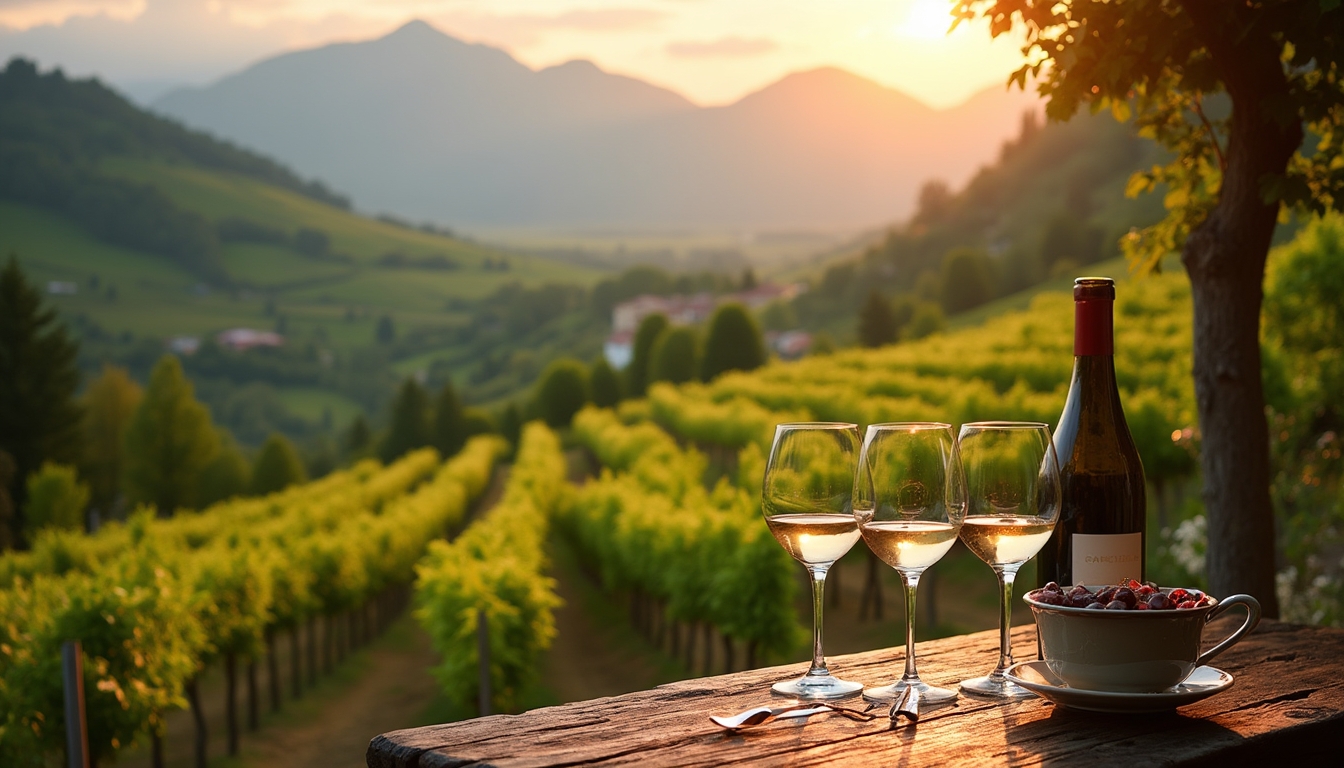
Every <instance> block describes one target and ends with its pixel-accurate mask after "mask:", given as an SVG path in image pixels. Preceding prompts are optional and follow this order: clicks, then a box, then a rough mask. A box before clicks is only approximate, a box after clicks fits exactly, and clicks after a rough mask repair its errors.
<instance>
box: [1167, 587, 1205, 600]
mask: <svg viewBox="0 0 1344 768" xmlns="http://www.w3.org/2000/svg"><path fill="white" fill-rule="evenodd" d="M1171 599H1172V601H1173V602H1177V603H1183V602H1185V601H1186V600H1190V599H1192V596H1191V594H1190V593H1189V592H1187V591H1186V590H1184V589H1181V588H1180V587H1177V588H1176V589H1173V590H1171ZM1193 599H1196V600H1197V599H1199V598H1198V597H1193Z"/></svg>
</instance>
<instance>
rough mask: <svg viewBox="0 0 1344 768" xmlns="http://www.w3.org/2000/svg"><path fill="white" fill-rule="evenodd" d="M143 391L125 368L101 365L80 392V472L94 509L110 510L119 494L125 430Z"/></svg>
mask: <svg viewBox="0 0 1344 768" xmlns="http://www.w3.org/2000/svg"><path fill="white" fill-rule="evenodd" d="M144 396H145V393H144V390H142V389H141V388H140V385H139V384H136V383H135V381H133V380H132V379H131V377H130V376H129V375H128V374H127V373H126V369H125V368H120V367H117V366H114V365H104V366H103V371H102V373H100V374H98V378H96V379H94V380H93V381H92V382H91V383H90V384H89V388H88V389H87V390H85V392H84V398H83V406H84V456H83V460H82V461H81V462H80V465H79V467H80V474H81V475H83V476H84V478H85V479H86V480H87V481H88V483H89V492H90V493H91V494H92V504H93V506H94V507H95V508H97V509H100V510H103V511H104V512H107V511H110V510H111V509H112V508H114V507H115V506H116V504H117V499H118V497H119V496H120V495H121V477H122V475H123V474H124V473H125V462H126V430H127V429H128V428H130V425H131V417H133V416H134V415H135V409H136V408H139V407H140V401H141V400H142V399H143V398H144Z"/></svg>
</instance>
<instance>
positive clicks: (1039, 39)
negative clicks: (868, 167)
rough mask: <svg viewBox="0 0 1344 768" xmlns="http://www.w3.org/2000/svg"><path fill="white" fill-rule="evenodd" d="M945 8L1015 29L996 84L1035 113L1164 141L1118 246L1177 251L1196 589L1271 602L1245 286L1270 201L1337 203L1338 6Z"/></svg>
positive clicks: (1138, 178)
mask: <svg viewBox="0 0 1344 768" xmlns="http://www.w3.org/2000/svg"><path fill="white" fill-rule="evenodd" d="M954 13H955V14H956V15H957V16H958V20H961V19H970V18H974V17H975V16H976V15H977V14H983V15H984V16H985V17H986V18H988V19H989V20H990V29H991V34H993V35H1000V34H1004V33H1008V32H1012V31H1014V30H1020V32H1019V33H1020V34H1025V40H1026V42H1025V45H1024V49H1023V52H1024V54H1025V57H1026V59H1027V62H1028V63H1026V64H1024V65H1023V66H1022V67H1021V69H1019V70H1018V71H1017V72H1016V73H1015V74H1014V75H1012V77H1011V78H1010V82H1016V83H1018V84H1019V85H1022V86H1024V87H1025V84H1026V80H1027V78H1028V77H1032V78H1035V79H1038V80H1039V81H1040V91H1041V93H1042V95H1044V96H1046V97H1047V98H1048V99H1049V101H1048V103H1047V107H1046V112H1047V114H1048V115H1049V116H1050V117H1051V118H1053V119H1057V120H1061V119H1065V118H1067V117H1069V116H1071V115H1072V114H1074V113H1075V112H1076V111H1077V110H1078V108H1079V107H1080V106H1081V105H1083V104H1087V105H1089V106H1090V107H1092V108H1094V109H1101V108H1110V109H1111V111H1112V113H1113V114H1114V115H1115V116H1116V117H1117V118H1118V119H1120V120H1127V119H1129V118H1131V117H1133V118H1134V119H1135V122H1136V123H1137V125H1138V127H1139V132H1140V133H1141V134H1142V135H1144V136H1147V137H1149V138H1153V139H1156V140H1157V141H1158V142H1160V143H1161V144H1162V145H1163V146H1164V147H1166V148H1167V149H1168V150H1170V151H1171V155H1172V160H1171V162H1170V163H1168V164H1167V165H1166V166H1161V167H1157V168H1155V169H1153V170H1152V171H1148V172H1142V173H1139V174H1136V175H1135V176H1134V178H1133V179H1131V181H1130V189H1129V191H1130V192H1131V193H1132V194H1138V193H1139V192H1142V191H1147V190H1151V189H1153V188H1155V187H1157V186H1158V185H1162V186H1164V187H1165V188H1166V198H1165V203H1166V206H1167V209H1168V212H1167V216H1166V218H1165V219H1163V220H1162V221H1161V222H1159V223H1157V224H1156V225H1154V226H1152V227H1149V228H1148V229H1146V230H1144V231H1142V232H1139V233H1135V234H1133V235H1131V236H1129V237H1127V238H1126V239H1125V240H1124V241H1123V242H1122V245H1123V247H1124V249H1125V251H1126V254H1127V255H1128V256H1129V258H1130V261H1131V263H1132V264H1133V265H1135V266H1137V267H1139V268H1141V269H1149V270H1151V269H1157V268H1158V267H1159V265H1160V263H1161V259H1162V257H1163V256H1165V255H1167V254H1169V253H1173V252H1180V254H1181V260H1182V263H1183V264H1184V265H1185V270H1186V272H1187V273H1188V274H1189V276H1190V285H1191V293H1192V297H1193V300H1194V363H1195V365H1194V378H1195V400H1196V403H1197V407H1198V410H1199V422H1200V429H1201V431H1202V433H1203V438H1204V439H1203V443H1202V450H1201V457H1200V458H1201V463H1202V465H1203V476H1204V503H1205V510H1206V512H1207V515H1208V525H1209V527H1208V537H1209V548H1208V561H1207V567H1208V576H1209V586H1210V588H1211V589H1212V590H1213V591H1214V592H1215V593H1218V594H1230V593H1233V592H1248V593H1251V594H1253V595H1255V596H1256V597H1258V598H1259V599H1260V601H1261V603H1262V604H1263V605H1264V607H1265V611H1266V613H1267V614H1268V615H1271V616H1276V615H1278V601H1277V598H1276V596H1275V584H1274V515H1273V509H1272V508H1271V505H1270V497H1269V481H1270V472H1269V444H1270V441H1269V430H1268V425H1267V423H1266V421H1265V411H1264V407H1265V396H1264V388H1263V384H1262V381H1261V360H1260V344H1259V342H1260V310H1261V301H1262V298H1263V288H1262V286H1263V282H1264V274H1265V261H1266V257H1267V255H1268V252H1269V244H1270V238H1271V237H1272V235H1273V233H1274V227H1275V223H1276V222H1277V220H1278V217H1279V214H1280V212H1281V211H1282V210H1284V208H1285V206H1295V205H1296V206H1302V207H1304V208H1308V209H1311V210H1315V211H1318V212H1319V211H1324V210H1326V209H1331V208H1333V209H1340V208H1341V207H1344V167H1341V166H1340V160H1341V158H1342V157H1344V63H1342V62H1344V5H1342V4H1341V3H1339V2H1338V1H1337V0H1253V1H1249V2H1242V3H1233V2H1225V1H1224V0H1177V1H1175V2H1173V1H1172V0H1128V1H1127V2H1115V1H1112V2H1100V1H1099V0H1073V2H1060V0H956V10H955V12H954ZM1214 94H1225V95H1226V97H1227V100H1228V102H1229V103H1230V105H1231V109H1230V111H1229V113H1228V114H1227V115H1226V116H1223V117H1220V116H1218V115H1216V114H1210V113H1209V111H1206V110H1205V109H1204V103H1205V100H1206V98H1207V97H1209V96H1211V95H1214ZM1304 128H1305V133H1304ZM1305 136H1310V140H1309V141H1307V142H1306V144H1305V145H1304V142H1303V140H1304V137H1305Z"/></svg>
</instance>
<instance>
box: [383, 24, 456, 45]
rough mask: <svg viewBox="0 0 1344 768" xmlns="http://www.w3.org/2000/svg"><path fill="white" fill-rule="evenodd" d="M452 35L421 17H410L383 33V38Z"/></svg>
mask: <svg viewBox="0 0 1344 768" xmlns="http://www.w3.org/2000/svg"><path fill="white" fill-rule="evenodd" d="M430 36H432V37H452V35H449V34H447V33H445V32H443V30H441V29H439V28H438V27H436V26H434V25H433V24H430V23H429V22H427V21H425V20H423V19H411V20H410V21H408V22H406V23H405V24H402V25H401V26H400V27H397V28H396V29H395V30H393V31H392V32H389V33H388V34H386V35H384V37H383V39H385V40H386V39H389V38H412V37H414V38H424V37H430Z"/></svg>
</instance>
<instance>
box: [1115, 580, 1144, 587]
mask: <svg viewBox="0 0 1344 768" xmlns="http://www.w3.org/2000/svg"><path fill="white" fill-rule="evenodd" d="M1120 586H1122V587H1129V588H1130V589H1138V588H1139V587H1142V586H1143V585H1142V584H1140V583H1139V582H1138V581H1136V580H1134V579H1130V580H1129V581H1128V582H1122V583H1121V585H1120Z"/></svg>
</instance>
